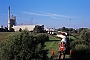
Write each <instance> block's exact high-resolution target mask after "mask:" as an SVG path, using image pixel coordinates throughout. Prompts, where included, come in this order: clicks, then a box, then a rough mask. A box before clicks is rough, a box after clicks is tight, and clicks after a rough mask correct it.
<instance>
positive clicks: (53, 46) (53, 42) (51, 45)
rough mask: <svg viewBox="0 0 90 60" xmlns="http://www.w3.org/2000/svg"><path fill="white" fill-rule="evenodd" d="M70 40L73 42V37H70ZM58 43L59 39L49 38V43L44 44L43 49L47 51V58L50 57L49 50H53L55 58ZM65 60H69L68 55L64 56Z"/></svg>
mask: <svg viewBox="0 0 90 60" xmlns="http://www.w3.org/2000/svg"><path fill="white" fill-rule="evenodd" d="M70 39H72V40H75V38H74V37H73V36H70ZM59 42H60V39H59V38H56V37H53V36H49V41H47V42H45V45H46V46H45V49H48V57H49V58H50V57H51V50H52V49H54V51H55V56H56V55H57V54H58V44H59ZM65 58H66V59H67V60H70V56H69V54H66V55H65Z"/></svg>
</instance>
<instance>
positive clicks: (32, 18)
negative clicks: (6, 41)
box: [0, 0, 90, 28]
mask: <svg viewBox="0 0 90 60" xmlns="http://www.w3.org/2000/svg"><path fill="white" fill-rule="evenodd" d="M8 6H10V9H11V15H12V14H13V15H15V16H16V21H17V24H20V23H25V24H44V25H45V26H46V27H54V28H60V27H62V26H65V27H73V28H80V27H88V28H90V0H0V25H4V26H6V25H7V20H8ZM70 19H71V20H70Z"/></svg>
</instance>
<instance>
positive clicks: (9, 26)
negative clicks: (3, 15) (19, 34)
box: [8, 6, 11, 30]
mask: <svg viewBox="0 0 90 60" xmlns="http://www.w3.org/2000/svg"><path fill="white" fill-rule="evenodd" d="M10 24H11V22H10V6H9V7H8V30H10V28H11V25H10Z"/></svg>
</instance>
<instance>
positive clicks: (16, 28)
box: [12, 24, 47, 31]
mask: <svg viewBox="0 0 90 60" xmlns="http://www.w3.org/2000/svg"><path fill="white" fill-rule="evenodd" d="M35 26H36V25H19V26H13V27H12V28H13V29H14V31H19V29H20V28H21V29H22V30H24V29H28V30H29V31H32V30H33V29H34V28H35ZM39 26H41V27H42V29H43V30H46V29H47V28H46V27H44V25H43V24H41V25H40V24H39Z"/></svg>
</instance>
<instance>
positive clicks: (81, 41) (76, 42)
mask: <svg viewBox="0 0 90 60" xmlns="http://www.w3.org/2000/svg"><path fill="white" fill-rule="evenodd" d="M77 44H85V45H87V42H86V41H85V40H74V41H72V42H71V43H70V48H74V47H75V46H76V45H77Z"/></svg>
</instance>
